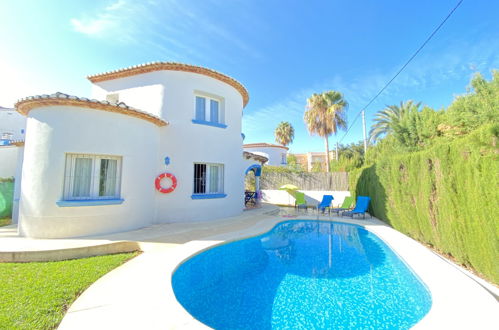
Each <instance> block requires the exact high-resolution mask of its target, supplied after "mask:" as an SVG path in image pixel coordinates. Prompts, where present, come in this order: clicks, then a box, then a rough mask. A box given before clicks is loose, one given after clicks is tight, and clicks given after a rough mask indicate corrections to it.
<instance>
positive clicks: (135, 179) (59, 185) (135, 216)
mask: <svg viewBox="0 0 499 330" xmlns="http://www.w3.org/2000/svg"><path fill="white" fill-rule="evenodd" d="M27 132H28V134H27V135H26V143H25V152H24V162H23V167H22V182H21V196H20V211H19V231H20V233H21V234H22V235H25V236H28V237H53V238H57V237H74V236H83V235H93V234H101V233H107V232H115V231H122V230H128V229H133V228H138V227H143V226H145V225H148V224H151V223H152V220H153V218H154V204H155V203H154V190H153V189H151V182H153V180H154V177H155V171H156V162H155V160H156V158H155V155H156V152H157V148H158V134H159V128H158V127H157V126H155V125H154V124H152V123H150V122H147V121H144V120H142V119H138V118H134V117H130V116H125V115H121V114H116V113H111V112H105V111H100V110H93V109H88V108H77V107H64V106H52V107H44V108H38V109H34V110H31V111H30V112H29V115H28V121H27ZM66 153H82V154H101V155H113V156H122V157H123V159H122V181H121V198H123V199H124V202H123V204H120V205H105V206H78V207H60V206H58V205H57V204H56V202H57V201H59V200H61V199H62V197H63V186H64V172H65V154H66Z"/></svg>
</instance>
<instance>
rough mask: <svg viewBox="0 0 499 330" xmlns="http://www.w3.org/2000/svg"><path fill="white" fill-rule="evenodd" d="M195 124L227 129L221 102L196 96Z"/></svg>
mask: <svg viewBox="0 0 499 330" xmlns="http://www.w3.org/2000/svg"><path fill="white" fill-rule="evenodd" d="M192 122H193V123H195V124H203V125H209V126H215V127H221V128H225V127H227V125H225V124H224V123H223V122H224V118H223V112H222V107H221V102H220V100H217V99H214V98H211V97H207V96H196V113H195V119H193V120H192Z"/></svg>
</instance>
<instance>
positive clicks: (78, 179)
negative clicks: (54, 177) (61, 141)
mask: <svg viewBox="0 0 499 330" xmlns="http://www.w3.org/2000/svg"><path fill="white" fill-rule="evenodd" d="M120 185H121V157H117V156H103V155H82V154H66V170H65V178H64V199H65V200H84V199H116V198H119V197H120Z"/></svg>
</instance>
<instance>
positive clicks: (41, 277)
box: [0, 253, 137, 329]
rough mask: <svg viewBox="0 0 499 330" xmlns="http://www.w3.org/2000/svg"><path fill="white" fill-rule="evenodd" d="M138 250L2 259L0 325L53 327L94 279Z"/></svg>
mask: <svg viewBox="0 0 499 330" xmlns="http://www.w3.org/2000/svg"><path fill="white" fill-rule="evenodd" d="M136 255H137V253H123V254H113V255H107V256H99V257H90V258H84V259H76V260H65V261H55V262H31V263H0V297H1V298H0V299H1V300H0V301H1V302H0V329H54V328H56V327H57V325H58V324H59V323H60V322H61V320H62V318H63V316H64V314H65V312H66V311H67V309H68V308H69V306H70V305H71V303H72V302H73V301H74V300H76V298H77V297H78V296H79V295H80V294H81V293H82V292H83V291H84V290H85V289H86V288H87V287H89V286H90V285H91V284H92V283H93V282H95V281H96V280H97V279H99V278H100V277H101V276H103V275H104V274H106V273H108V272H109V271H111V270H112V269H114V268H116V267H118V266H119V265H121V264H123V263H124V262H126V261H128V260H129V259H131V258H133V257H135V256H136Z"/></svg>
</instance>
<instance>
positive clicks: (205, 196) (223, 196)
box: [191, 194, 227, 199]
mask: <svg viewBox="0 0 499 330" xmlns="http://www.w3.org/2000/svg"><path fill="white" fill-rule="evenodd" d="M225 197H227V194H199V195H192V196H191V198H192V199H213V198H225Z"/></svg>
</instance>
